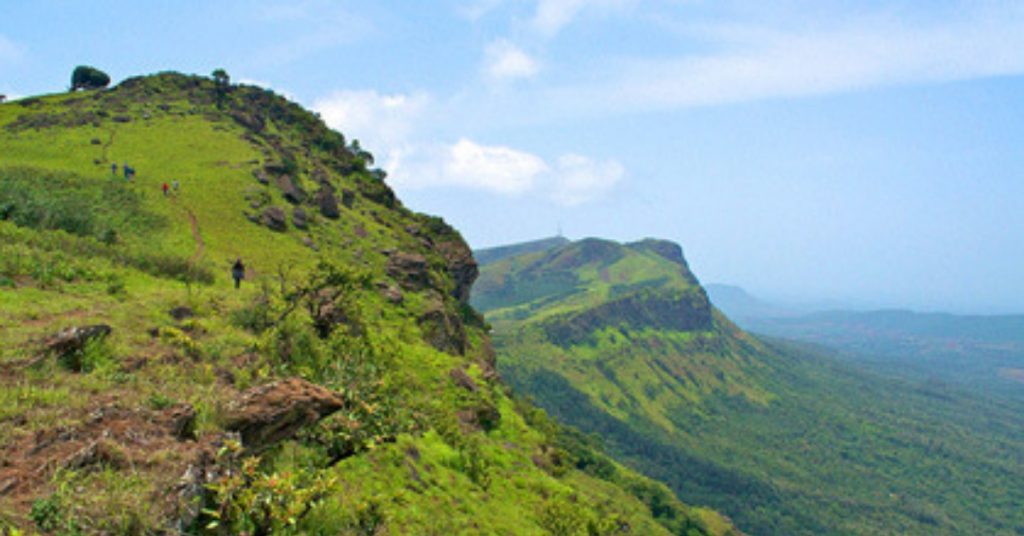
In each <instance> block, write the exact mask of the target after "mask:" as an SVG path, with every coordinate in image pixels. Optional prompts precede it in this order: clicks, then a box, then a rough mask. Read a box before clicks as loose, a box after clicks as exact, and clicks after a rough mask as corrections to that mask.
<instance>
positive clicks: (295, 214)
mask: <svg viewBox="0 0 1024 536" xmlns="http://www.w3.org/2000/svg"><path fill="white" fill-rule="evenodd" d="M292 225H294V226H295V228H296V229H305V228H306V227H308V226H309V217H308V216H307V215H306V211H305V210H303V209H302V207H295V209H294V210H292Z"/></svg>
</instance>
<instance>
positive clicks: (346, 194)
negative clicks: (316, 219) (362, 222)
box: [341, 190, 356, 209]
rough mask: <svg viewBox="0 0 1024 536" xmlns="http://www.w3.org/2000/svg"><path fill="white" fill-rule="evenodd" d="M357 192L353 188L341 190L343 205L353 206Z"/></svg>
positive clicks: (346, 206)
mask: <svg viewBox="0 0 1024 536" xmlns="http://www.w3.org/2000/svg"><path fill="white" fill-rule="evenodd" d="M355 200H356V193H355V192H353V191H352V190H342V191H341V205H342V206H343V207H345V208H349V209H350V208H352V204H353V203H355Z"/></svg>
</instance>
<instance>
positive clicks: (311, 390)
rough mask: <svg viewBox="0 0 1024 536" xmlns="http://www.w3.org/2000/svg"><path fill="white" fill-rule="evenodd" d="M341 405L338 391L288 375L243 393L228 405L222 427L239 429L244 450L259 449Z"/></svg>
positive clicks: (235, 430) (326, 414) (289, 436)
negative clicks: (287, 377)
mask: <svg viewBox="0 0 1024 536" xmlns="http://www.w3.org/2000/svg"><path fill="white" fill-rule="evenodd" d="M344 405H345V403H344V401H343V400H342V398H341V396H339V395H338V394H336V393H334V392H332V391H330V390H328V389H325V388H323V387H320V386H318V385H315V384H312V383H310V382H308V381H306V380H302V379H299V378H291V379H288V380H282V381H278V382H274V383H270V384H267V385H261V386H259V387H254V388H252V389H249V390H248V391H246V392H244V393H242V396H241V397H240V398H239V399H238V400H236V401H235V402H234V403H232V404H231V405H230V407H229V408H228V410H227V415H226V418H225V424H224V428H225V429H227V430H231V431H234V432H238V433H239V435H240V436H241V438H242V444H243V445H244V446H245V448H246V450H248V451H249V452H260V451H262V450H264V449H266V448H269V447H270V446H273V445H274V444H276V443H278V442H280V441H283V440H285V439H289V438H291V437H293V436H294V435H295V433H296V432H298V431H299V430H300V429H302V428H304V427H306V426H309V425H311V424H315V423H316V422H317V421H319V420H320V419H322V418H324V417H326V416H328V415H330V414H331V413H334V412H335V411H338V410H339V409H341V408H342V407H343V406H344Z"/></svg>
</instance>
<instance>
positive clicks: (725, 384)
mask: <svg viewBox="0 0 1024 536" xmlns="http://www.w3.org/2000/svg"><path fill="white" fill-rule="evenodd" d="M480 253H481V255H480V257H481V258H487V252H486V251H484V252H480ZM473 303H474V304H475V305H477V307H478V308H479V309H480V310H481V311H483V312H484V315H485V317H486V318H487V320H488V322H490V323H492V324H493V327H494V341H495V349H496V351H497V353H498V368H499V370H500V371H501V373H502V375H503V377H505V378H506V379H507V380H508V381H509V382H510V383H511V384H512V385H513V386H514V387H515V388H516V389H517V390H520V391H522V392H526V393H528V394H530V396H531V397H532V398H533V399H534V400H535V401H536V402H537V403H538V404H539V405H540V406H541V407H543V408H545V409H547V410H548V411H550V412H551V413H552V414H553V415H554V416H555V417H557V418H558V419H559V420H562V421H564V422H566V423H569V424H572V425H574V426H577V427H579V428H580V429H582V430H583V431H584V432H590V433H594V434H596V435H597V437H599V438H600V439H601V440H602V441H603V442H604V444H605V445H606V446H607V447H608V449H609V451H610V452H611V453H612V454H614V455H616V457H618V458H619V459H621V460H624V461H625V462H626V463H627V464H629V465H631V466H633V467H635V468H637V469H639V470H641V471H642V472H645V473H646V474H648V475H650V476H653V477H656V478H658V479H660V480H662V481H664V482H667V483H669V484H670V485H671V487H672V488H673V490H675V491H676V493H677V494H678V495H679V496H680V497H681V498H682V499H683V500H685V501H691V502H695V503H698V504H708V505H711V506H713V507H715V508H717V509H719V510H721V511H723V512H725V513H727V514H728V515H730V516H731V517H732V518H733V519H734V520H735V521H736V523H737V526H739V527H740V528H741V529H742V530H745V531H749V532H751V533H752V534H786V535H791V534H808V535H810V534H964V533H987V534H1015V533H1020V532H1021V531H1024V514H1022V512H1021V510H1020V509H1019V508H1016V507H1014V506H1012V505H1015V504H1020V503H1021V501H1022V500H1024V486H1022V484H1021V482H1024V480H1022V477H1024V457H1022V456H1024V454H1022V453H1024V425H1022V424H1021V422H1020V419H1019V408H1014V407H1012V406H1008V405H1005V404H1001V403H994V402H992V401H988V400H983V399H978V398H975V397H972V396H968V395H966V394H963V393H960V392H957V391H956V390H954V389H949V388H947V387H945V386H942V385H932V384H929V385H911V384H905V383H900V382H895V381H891V380H884V379H882V378H878V377H873V376H870V375H868V374H864V373H861V372H857V371H856V370H854V369H852V368H849V367H846V366H844V365H842V364H841V363H839V362H837V361H835V360H833V359H832V358H830V357H828V356H826V355H822V354H821V352H819V351H817V350H814V349H808V348H803V347H798V346H794V345H792V344H789V343H783V342H779V341H771V342H763V341H760V340H758V339H755V338H753V337H751V336H750V335H748V334H746V333H744V332H743V331H741V330H740V329H738V328H737V327H735V326H734V325H733V324H732V323H731V322H729V321H728V320H727V319H726V318H725V317H724V316H723V315H722V314H721V313H719V312H718V311H717V310H716V309H715V308H714V307H713V306H711V305H710V304H709V302H708V299H707V296H706V294H705V292H704V290H703V289H702V288H701V286H700V285H699V283H698V282H697V280H696V278H695V277H694V276H693V274H692V273H691V272H690V271H689V269H688V268H687V265H686V262H685V261H684V259H683V256H682V252H681V250H680V248H679V247H678V246H676V245H674V244H671V243H667V242H662V241H655V240H645V241H642V242H637V243H631V244H617V243H614V242H610V241H605V240H597V239H586V240H581V241H579V242H573V243H571V244H567V245H560V246H559V245H555V246H554V247H551V248H548V249H543V250H536V249H535V250H533V251H530V252H528V253H524V254H522V255H519V256H510V257H504V258H501V259H500V260H497V261H495V262H493V263H490V264H485V265H482V267H481V276H480V278H479V281H478V282H477V284H476V286H475V287H474V295H473Z"/></svg>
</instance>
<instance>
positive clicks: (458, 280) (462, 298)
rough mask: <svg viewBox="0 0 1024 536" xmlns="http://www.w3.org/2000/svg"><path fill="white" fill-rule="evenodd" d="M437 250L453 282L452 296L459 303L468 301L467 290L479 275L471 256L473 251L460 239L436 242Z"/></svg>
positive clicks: (477, 267)
mask: <svg viewBox="0 0 1024 536" xmlns="http://www.w3.org/2000/svg"><path fill="white" fill-rule="evenodd" d="M438 250H440V251H441V255H443V256H444V260H445V263H446V264H447V268H448V273H449V274H450V275H451V276H452V280H453V281H454V283H455V287H454V288H453V289H452V296H453V297H455V299H457V300H459V302H461V303H469V291H470V289H471V288H472V287H473V282H474V281H476V278H477V276H479V275H480V268H479V266H478V265H477V262H476V260H475V259H474V258H473V251H472V250H470V249H469V246H467V245H466V243H465V242H463V241H462V240H449V241H447V242H442V243H441V244H438Z"/></svg>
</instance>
